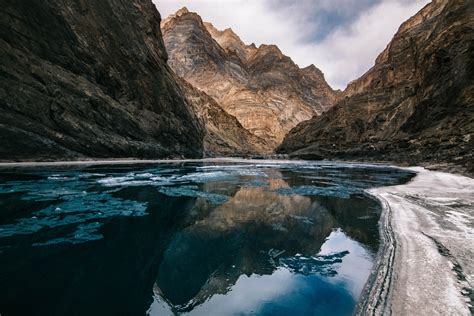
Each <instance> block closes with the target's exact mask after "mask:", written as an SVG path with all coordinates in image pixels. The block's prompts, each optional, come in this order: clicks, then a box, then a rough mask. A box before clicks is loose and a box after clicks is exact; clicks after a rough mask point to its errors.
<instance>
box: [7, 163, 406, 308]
mask: <svg viewBox="0 0 474 316" xmlns="http://www.w3.org/2000/svg"><path fill="white" fill-rule="evenodd" d="M413 175H414V173H413V172H411V171H403V170H400V169H396V168H391V167H386V166H381V165H362V164H342V163H317V162H279V161H220V162H219V161H189V162H170V163H159V164H157V163H155V164H151V163H150V164H114V165H112V164H111V165H105V164H100V165H68V166H36V167H35V166H30V167H9V168H2V169H0V284H1V286H0V314H2V315H3V314H5V315H67V314H69V315H119V314H120V315H141V314H150V315H173V314H187V313H189V314H193V315H248V314H252V315H314V314H318V315H324V314H327V315H329V314H330V315H350V314H351V313H352V312H353V310H354V307H355V305H356V304H357V301H358V300H359V297H360V295H361V292H362V289H363V287H364V284H365V283H366V281H367V279H368V276H369V274H370V270H371V268H372V265H373V263H374V258H375V254H376V252H377V250H378V247H379V233H378V226H377V223H378V221H379V218H380V212H381V207H380V204H379V203H378V202H376V201H375V200H374V199H372V198H370V197H369V196H368V195H367V194H364V190H366V189H370V188H377V187H382V186H387V185H395V184H401V183H405V182H407V181H408V180H409V179H411V178H412V177H413Z"/></svg>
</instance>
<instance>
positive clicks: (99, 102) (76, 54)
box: [0, 0, 204, 160]
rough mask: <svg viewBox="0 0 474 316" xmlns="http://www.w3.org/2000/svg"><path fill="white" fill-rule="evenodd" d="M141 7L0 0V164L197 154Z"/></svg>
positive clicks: (148, 15) (196, 134) (193, 124)
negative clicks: (2, 162)
mask: <svg viewBox="0 0 474 316" xmlns="http://www.w3.org/2000/svg"><path fill="white" fill-rule="evenodd" d="M160 20H161V19H160V15H159V13H158V11H157V10H156V8H155V6H154V5H153V4H152V2H151V0H127V1H125V0H100V1H96V0H41V1H31V0H3V1H2V8H1V10H0V61H1V62H0V160H56V159H78V158H80V157H143V158H159V157H180V156H186V157H201V156H202V151H203V137H204V131H203V127H202V126H201V124H200V123H199V120H198V118H197V117H196V115H195V114H194V112H193V110H192V108H191V106H190V105H189V104H188V103H187V101H186V98H185V96H184V92H183V91H182V90H181V87H180V86H179V84H178V83H177V82H176V80H175V75H174V74H173V73H172V71H171V70H170V69H169V68H168V66H167V54H166V51H165V48H164V45H163V41H162V37H161V31H160Z"/></svg>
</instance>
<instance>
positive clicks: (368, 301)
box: [354, 179, 413, 316]
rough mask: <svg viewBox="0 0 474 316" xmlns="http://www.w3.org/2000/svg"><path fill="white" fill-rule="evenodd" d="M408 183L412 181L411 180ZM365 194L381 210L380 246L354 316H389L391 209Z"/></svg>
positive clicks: (392, 252) (392, 247)
mask: <svg viewBox="0 0 474 316" xmlns="http://www.w3.org/2000/svg"><path fill="white" fill-rule="evenodd" d="M410 181H413V179H412V180H410ZM365 194H366V195H367V196H369V197H371V198H372V199H374V200H376V201H378V202H379V204H380V206H381V208H382V211H381V214H380V220H379V236H380V244H379V250H378V251H377V254H376V256H375V260H374V264H373V267H372V271H371V273H370V275H369V278H368V279H367V282H366V283H365V286H364V289H363V290H362V293H361V296H360V298H359V302H358V303H357V305H356V309H355V310H354V315H357V316H362V315H384V314H390V311H389V308H388V305H389V302H388V301H389V297H390V292H391V290H392V287H391V286H390V285H391V282H392V279H393V273H394V269H393V264H394V259H395V251H396V247H397V244H396V240H395V236H394V232H393V228H392V225H391V220H392V214H391V209H390V205H389V204H388V203H387V201H386V200H384V199H383V198H381V197H380V196H379V195H377V194H376V193H374V192H372V191H370V190H366V191H365Z"/></svg>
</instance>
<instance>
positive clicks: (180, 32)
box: [161, 8, 337, 148]
mask: <svg viewBox="0 0 474 316" xmlns="http://www.w3.org/2000/svg"><path fill="white" fill-rule="evenodd" d="M161 27H162V31H163V39H164V42H165V46H166V49H167V51H168V54H169V56H170V58H169V65H170V66H171V68H172V69H173V70H174V71H175V72H176V74H177V75H179V76H181V77H182V78H184V79H185V80H186V81H188V82H189V83H190V84H192V85H193V86H194V87H196V88H198V89H199V90H202V91H204V92H205V93H207V94H208V95H209V96H211V97H212V98H213V99H214V100H216V101H217V103H218V104H219V105H220V106H221V107H222V108H223V109H224V110H225V111H226V112H228V113H229V114H231V115H233V116H235V117H236V118H237V119H238V121H239V122H240V123H241V124H242V126H243V127H244V128H246V129H247V130H249V131H250V132H251V133H252V134H254V135H256V136H258V137H260V138H264V139H265V140H266V141H267V143H269V144H270V145H271V148H275V147H276V146H277V145H278V144H280V142H281V141H282V140H283V137H284V136H285V134H286V133H287V132H288V131H289V130H290V129H291V128H293V127H295V126H296V125H297V124H298V123H300V122H302V121H304V120H308V119H310V118H311V117H313V116H314V115H317V114H321V113H322V112H324V111H326V110H327V109H328V108H329V107H331V106H332V105H333V103H334V102H335V99H336V96H337V92H336V91H333V90H332V89H331V87H330V86H329V85H328V84H327V83H326V81H325V79H324V75H323V73H322V72H321V71H320V70H319V69H317V68H316V67H315V66H310V67H307V68H304V69H300V68H299V67H298V66H297V65H296V64H295V63H294V62H293V61H292V60H291V59H290V58H289V57H287V56H285V55H283V54H282V52H281V51H280V50H279V49H278V47H276V46H275V45H261V46H260V47H258V48H257V47H256V46H255V45H253V44H252V45H246V44H244V43H243V42H242V41H241V39H240V38H239V37H238V36H237V35H236V34H235V33H234V32H233V31H232V30H231V29H226V30H224V31H219V30H217V29H216V28H214V26H213V25H212V24H210V23H205V22H203V21H202V19H201V17H200V16H199V15H198V14H196V13H193V12H189V11H188V10H187V9H186V8H183V9H181V10H179V11H178V12H176V14H174V15H171V16H170V17H168V18H166V19H164V20H163V21H162V23H161Z"/></svg>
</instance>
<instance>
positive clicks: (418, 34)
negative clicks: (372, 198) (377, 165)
mask: <svg viewBox="0 0 474 316" xmlns="http://www.w3.org/2000/svg"><path fill="white" fill-rule="evenodd" d="M473 79H474V5H473V3H472V2H471V1H467V0H449V1H448V0H434V1H433V2H432V3H430V4H428V5H427V6H426V7H425V8H423V9H422V10H421V11H420V12H418V13H417V14H416V15H415V16H413V17H412V18H410V19H409V20H408V21H407V22H405V23H403V24H402V25H401V27H400V29H399V30H398V32H397V34H396V35H395V36H394V38H393V40H392V41H391V42H390V44H389V45H388V46H387V48H386V49H385V50H384V51H383V52H382V53H381V54H380V55H379V57H378V58H377V60H376V63H375V66H374V67H373V68H372V69H370V70H369V71H368V72H367V73H366V74H364V75H363V76H362V77H361V78H359V79H357V80H355V81H354V82H352V83H350V84H349V86H348V87H347V89H346V90H345V91H344V93H343V96H342V97H341V98H340V100H339V101H338V102H337V104H336V105H335V106H334V107H333V108H331V109H330V110H329V111H327V112H326V113H324V114H323V115H322V116H319V117H315V118H313V119H311V120H309V121H306V122H303V123H301V124H299V125H298V126H297V127H295V128H294V129H293V130H291V132H290V133H289V134H288V135H287V136H286V138H285V140H284V142H283V143H282V145H281V146H280V147H279V149H278V152H280V153H291V155H292V156H294V157H302V158H309V159H322V158H338V159H341V158H342V159H364V160H387V161H395V162H399V163H408V164H420V163H421V164H439V163H449V164H455V165H460V166H462V167H463V168H465V169H467V170H468V171H470V172H474V157H473V154H474V137H473V133H474V84H473V83H474V80H473Z"/></svg>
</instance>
